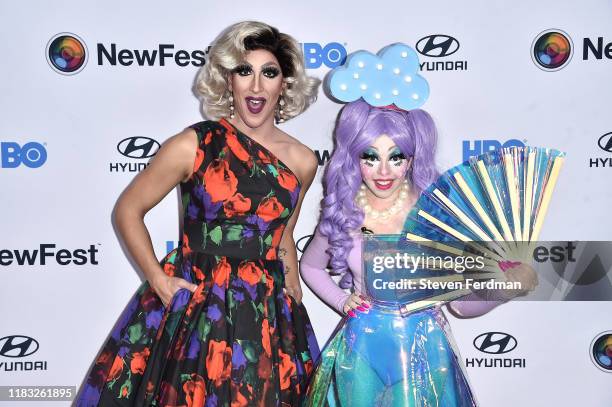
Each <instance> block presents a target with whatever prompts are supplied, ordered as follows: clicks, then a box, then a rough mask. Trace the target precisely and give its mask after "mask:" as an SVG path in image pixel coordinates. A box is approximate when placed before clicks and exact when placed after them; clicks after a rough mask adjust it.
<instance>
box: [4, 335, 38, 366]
mask: <svg viewBox="0 0 612 407" xmlns="http://www.w3.org/2000/svg"><path fill="white" fill-rule="evenodd" d="M39 348H40V345H39V343H38V341H37V340H36V339H34V338H31V337H29V336H25V335H9V336H5V337H3V338H0V372H23V371H32V370H47V361H46V360H29V359H25V360H23V358H27V357H28V356H31V355H33V354H35V353H36V352H37V351H38V349H39ZM5 358H8V359H5ZM15 359H16V360H15Z"/></svg>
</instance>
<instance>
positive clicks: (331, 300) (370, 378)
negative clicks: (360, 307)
mask: <svg viewBox="0 0 612 407" xmlns="http://www.w3.org/2000/svg"><path fill="white" fill-rule="evenodd" d="M361 240H362V236H361V234H359V233H356V234H354V236H353V249H352V250H351V252H350V253H349V256H348V259H347V261H348V267H349V271H350V273H352V277H353V279H352V280H353V288H354V289H355V290H356V291H357V292H360V293H365V292H364V291H363V287H364V283H363V276H362V264H361ZM328 247H329V246H328V242H327V238H326V237H324V236H322V235H321V234H320V233H319V231H318V230H317V231H316V233H315V235H314V237H313V239H312V241H311V242H310V244H309V245H308V247H307V249H306V251H305V253H304V254H303V255H302V258H301V261H300V270H301V274H302V277H303V278H304V280H305V281H306V283H307V284H308V286H309V287H310V288H311V289H312V290H313V291H314V292H315V293H316V294H317V295H318V296H319V297H321V299H323V300H324V301H325V302H326V303H328V304H329V305H330V306H332V307H333V308H335V309H336V310H337V311H338V312H340V313H343V311H342V308H343V305H344V303H345V301H346V299H347V297H348V296H349V295H350V294H348V293H347V292H345V291H344V290H342V289H340V288H339V287H338V285H337V284H336V283H335V282H334V281H333V280H332V279H331V277H330V276H329V274H328V272H327V271H326V267H327V265H328V262H329V255H327V254H326V250H327V248H328ZM498 304H499V301H469V300H466V299H464V300H462V301H454V302H452V303H451V306H452V308H453V309H454V310H455V311H456V312H457V313H459V314H460V315H463V316H476V315H480V314H483V313H485V312H487V311H488V310H490V309H491V308H493V307H495V306H496V305H498ZM372 305H373V306H372V308H371V309H370V310H369V312H368V313H361V312H356V314H357V317H356V318H350V317H345V318H343V319H342V321H341V322H340V324H339V325H338V327H337V329H336V331H335V332H334V334H333V335H332V337H331V339H330V341H329V342H328V343H327V345H326V347H325V348H324V349H323V350H322V352H321V360H320V361H319V362H318V363H317V366H316V368H315V372H314V373H313V378H312V379H311V382H310V386H309V388H308V392H307V400H306V402H305V406H317V407H318V406H330V407H361V406H363V407H371V406H394V407H395V406H397V407H399V406H410V407H417V406H418V407H426V406H427V407H429V406H437V407H466V406H475V405H476V400H475V397H474V394H473V392H472V390H471V388H470V385H469V383H468V380H467V377H466V373H465V371H464V367H463V365H462V362H461V359H460V356H459V352H458V351H457V348H456V346H455V344H454V341H453V339H452V338H453V337H452V333H451V331H450V327H449V324H448V322H447V319H446V317H445V316H444V313H443V312H442V310H441V309H440V307H439V306H436V307H431V308H427V309H425V310H421V311H415V312H412V313H409V314H407V315H402V314H401V313H400V311H399V308H400V307H399V305H400V304H399V303H398V304H389V303H387V304H385V305H383V304H381V303H378V302H374V301H372Z"/></svg>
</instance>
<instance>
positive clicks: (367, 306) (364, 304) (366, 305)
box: [361, 302, 370, 308]
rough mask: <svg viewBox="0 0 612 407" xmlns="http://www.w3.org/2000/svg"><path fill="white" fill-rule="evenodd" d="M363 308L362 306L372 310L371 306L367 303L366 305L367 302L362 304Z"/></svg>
mask: <svg viewBox="0 0 612 407" xmlns="http://www.w3.org/2000/svg"><path fill="white" fill-rule="evenodd" d="M361 306H362V307H366V308H370V306H369V305H368V304H367V303H365V302H362V303H361Z"/></svg>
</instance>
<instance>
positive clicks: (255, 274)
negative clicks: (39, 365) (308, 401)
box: [75, 119, 318, 407]
mask: <svg viewBox="0 0 612 407" xmlns="http://www.w3.org/2000/svg"><path fill="white" fill-rule="evenodd" d="M192 128H193V129H194V130H195V131H196V133H197V135H198V141H199V147H198V150H197V155H196V159H195V162H194V166H193V174H192V176H191V178H190V179H189V180H188V181H186V182H184V183H182V184H181V185H180V192H181V196H182V201H183V208H184V234H183V238H182V240H181V242H180V244H179V246H178V247H177V248H176V249H174V250H172V251H171V252H170V253H168V254H167V255H166V256H165V257H164V259H163V260H162V261H161V267H162V268H163V269H164V271H165V272H166V274H168V275H170V276H176V277H181V278H184V279H186V280H187V281H190V282H193V283H195V284H196V285H197V290H196V291H195V292H194V293H191V292H190V291H188V290H185V289H181V290H179V291H178V292H177V293H176V294H175V295H174V297H173V298H172V302H171V303H170V305H169V306H168V308H165V307H164V306H163V304H162V303H161V301H160V299H159V297H157V295H156V294H155V293H154V292H153V290H152V289H151V287H150V286H149V284H148V283H147V282H145V283H144V284H142V286H141V287H140V289H139V290H138V291H137V293H136V294H135V296H134V297H133V298H132V300H131V301H130V302H129V304H128V306H127V308H126V309H125V311H124V312H123V314H122V315H121V317H120V318H119V321H118V322H117V324H116V325H115V327H114V328H113V330H112V332H111V334H110V337H109V338H108V339H107V341H106V343H105V344H104V346H103V347H102V350H101V351H100V353H99V355H98V357H97V358H96V360H95V362H94V365H93V367H92V369H91V371H90V372H89V375H88V377H87V379H86V382H85V383H84V385H83V387H82V389H81V392H80V394H79V396H78V398H77V400H76V403H75V405H77V406H97V405H101V406H188V407H192V406H193V407H195V406H197V407H201V406H207V407H212V406H228V407H229V406H230V405H231V406H232V407H237V406H255V405H257V406H280V405H285V406H295V405H299V403H300V402H301V400H302V398H303V395H304V393H305V390H306V385H307V378H308V375H309V373H310V372H311V370H312V367H313V360H315V359H316V358H317V356H318V347H317V343H316V340H315V338H314V335H313V333H312V329H311V325H310V322H309V320H308V316H307V314H306V310H305V309H304V307H303V306H302V305H298V304H297V303H296V302H295V301H294V300H293V298H291V297H290V296H288V295H286V294H285V293H284V291H283V286H284V279H285V275H284V272H283V265H282V262H281V261H280V260H278V259H277V249H278V245H279V243H280V241H281V237H282V234H283V230H284V228H285V225H286V223H287V221H288V220H289V218H290V217H291V214H292V213H293V210H294V208H295V206H296V204H297V200H298V195H299V192H300V187H301V186H300V184H299V181H298V179H297V177H296V176H295V174H293V173H292V172H291V170H290V169H289V168H288V167H287V166H286V165H285V164H284V163H283V162H281V161H280V160H278V158H277V157H275V156H274V155H273V154H272V153H271V152H270V151H268V150H267V149H266V148H265V147H263V146H262V145H260V144H258V143H257V142H255V141H254V140H252V139H251V138H249V137H248V136H247V135H245V134H244V133H241V132H240V131H238V130H237V129H236V128H235V127H233V126H232V125H231V124H230V123H229V122H227V121H226V120H224V119H222V120H221V121H219V122H213V121H206V122H202V123H198V124H196V125H194V126H192Z"/></svg>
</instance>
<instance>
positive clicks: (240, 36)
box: [195, 21, 321, 120]
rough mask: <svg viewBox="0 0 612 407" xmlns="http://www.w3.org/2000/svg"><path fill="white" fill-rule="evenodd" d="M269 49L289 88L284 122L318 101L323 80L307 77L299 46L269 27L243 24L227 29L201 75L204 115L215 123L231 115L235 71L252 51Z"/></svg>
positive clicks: (198, 91) (199, 87) (198, 90)
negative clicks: (230, 105) (230, 88)
mask: <svg viewBox="0 0 612 407" xmlns="http://www.w3.org/2000/svg"><path fill="white" fill-rule="evenodd" d="M257 49H265V50H267V51H270V52H271V53H272V54H274V56H275V57H276V59H277V60H278V62H279V64H280V67H281V71H282V74H283V81H285V82H286V88H285V90H284V91H283V99H284V101H285V105H284V106H283V111H284V115H283V116H284V118H285V120H288V119H290V118H293V117H295V116H297V115H299V114H300V113H302V112H303V111H304V110H306V109H307V108H308V106H310V104H311V103H313V102H314V101H315V100H316V98H317V88H318V86H319V84H320V82H321V81H320V80H319V79H317V78H313V77H310V76H307V75H306V71H305V69H304V56H303V54H302V50H301V47H300V45H299V43H298V42H297V41H296V40H295V39H294V38H293V37H291V36H289V35H287V34H284V33H281V32H279V31H278V30H277V29H276V28H274V27H272V26H269V25H268V24H265V23H261V22H257V21H243V22H240V23H236V24H233V25H231V26H229V27H228V28H226V29H225V30H224V31H223V32H222V33H221V34H220V35H219V36H218V37H217V38H216V39H215V41H214V43H213V45H212V47H211V48H210V51H209V53H208V56H207V58H206V63H205V65H204V66H203V67H202V69H201V70H200V72H199V73H198V76H197V78H196V83H195V92H196V94H197V96H198V97H199V98H200V99H201V101H202V109H203V110H204V114H205V115H206V116H207V117H208V118H209V119H212V120H218V119H219V118H221V117H223V116H227V115H229V95H230V93H229V82H228V77H229V76H230V75H231V74H232V71H233V70H234V69H235V68H236V67H238V66H239V65H240V64H241V63H243V62H244V59H245V55H246V53H247V52H248V51H253V50H257Z"/></svg>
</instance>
